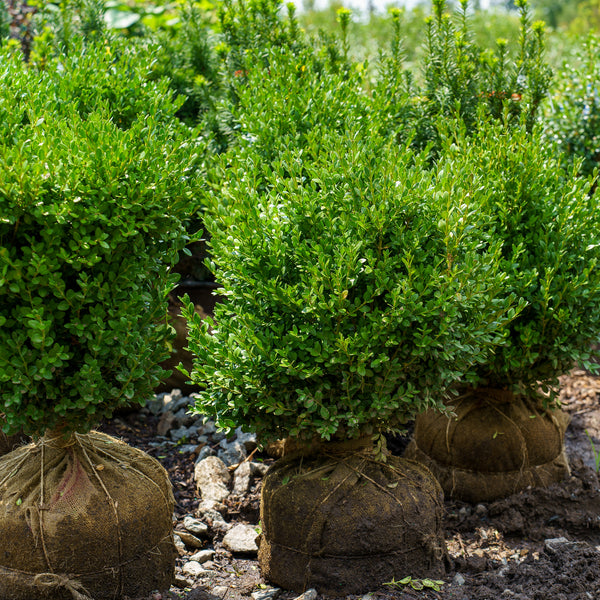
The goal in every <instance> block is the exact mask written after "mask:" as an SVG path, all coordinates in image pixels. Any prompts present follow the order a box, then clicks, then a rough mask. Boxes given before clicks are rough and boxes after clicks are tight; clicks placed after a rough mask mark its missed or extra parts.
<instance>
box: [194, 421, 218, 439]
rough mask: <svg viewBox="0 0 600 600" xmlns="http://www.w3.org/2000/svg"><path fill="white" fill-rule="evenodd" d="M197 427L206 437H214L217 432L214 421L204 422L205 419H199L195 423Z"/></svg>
mask: <svg viewBox="0 0 600 600" xmlns="http://www.w3.org/2000/svg"><path fill="white" fill-rule="evenodd" d="M195 425H196V427H198V431H202V433H203V434H204V435H212V434H213V433H216V432H217V426H216V425H215V423H214V421H210V420H209V421H206V422H205V421H204V417H202V418H200V419H198V421H196V423H195Z"/></svg>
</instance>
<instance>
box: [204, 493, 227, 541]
mask: <svg viewBox="0 0 600 600" xmlns="http://www.w3.org/2000/svg"><path fill="white" fill-rule="evenodd" d="M219 509H222V510H226V509H227V507H226V506H224V505H222V504H220V503H219V502H216V501H214V500H204V501H203V502H201V503H200V505H199V506H198V511H197V515H198V516H199V517H201V518H202V520H204V521H206V522H207V523H208V525H209V526H210V528H211V529H212V530H213V532H214V533H227V532H228V531H229V530H230V529H231V527H232V525H231V524H229V523H227V522H226V521H225V519H224V518H223V515H222V514H221V513H220V512H219Z"/></svg>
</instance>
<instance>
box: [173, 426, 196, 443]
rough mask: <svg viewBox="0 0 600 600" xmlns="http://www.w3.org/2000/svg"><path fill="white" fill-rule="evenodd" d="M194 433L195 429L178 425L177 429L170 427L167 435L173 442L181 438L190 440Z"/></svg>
mask: <svg viewBox="0 0 600 600" xmlns="http://www.w3.org/2000/svg"><path fill="white" fill-rule="evenodd" d="M195 433H196V430H195V429H192V430H190V429H188V428H187V427H179V428H178V429H171V430H170V431H169V435H170V436H171V439H172V440H173V441H174V442H179V441H181V440H183V439H187V440H190V439H192V438H193V437H194V435H195Z"/></svg>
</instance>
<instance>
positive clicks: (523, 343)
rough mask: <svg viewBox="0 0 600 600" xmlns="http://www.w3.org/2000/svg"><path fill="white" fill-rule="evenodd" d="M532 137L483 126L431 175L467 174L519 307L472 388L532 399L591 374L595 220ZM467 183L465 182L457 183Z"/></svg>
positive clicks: (549, 151) (448, 149)
mask: <svg viewBox="0 0 600 600" xmlns="http://www.w3.org/2000/svg"><path fill="white" fill-rule="evenodd" d="M557 156H558V154H557V153H556V150H555V149H553V148H552V147H551V145H549V144H547V143H546V142H545V141H544V139H543V137H542V135H541V133H540V131H539V129H538V128H536V129H535V130H534V131H533V132H531V133H529V132H527V130H526V129H525V128H524V127H521V128H514V130H513V131H510V130H507V129H506V128H504V127H502V126H501V125H494V124H491V123H488V124H485V125H482V126H481V129H480V131H478V132H477V133H476V134H475V135H474V136H473V137H472V138H471V139H468V138H467V136H466V135H465V134H464V132H463V133H462V134H459V135H458V137H457V138H455V139H454V143H451V144H446V146H445V148H444V151H443V155H442V158H441V159H440V162H439V164H438V168H439V169H440V170H443V171H452V172H455V173H465V175H466V174H467V173H468V179H469V183H468V185H469V187H470V188H471V189H472V193H471V197H472V208H473V210H474V211H475V212H476V214H478V215H480V216H481V218H482V219H483V221H487V223H488V225H487V226H484V225H483V221H482V224H481V226H482V227H483V228H484V229H486V230H487V231H488V235H489V236H490V238H491V239H495V240H499V241H501V243H502V259H501V268H502V270H503V271H504V272H506V274H507V275H508V279H507V280H506V282H505V289H506V293H510V294H515V295H516V296H517V297H518V298H520V299H522V300H523V301H524V302H526V306H525V308H524V310H523V311H522V312H521V313H520V314H519V316H518V317H517V318H516V319H515V320H514V321H513V322H512V323H511V324H510V326H509V335H508V336H507V337H506V340H505V343H504V344H503V345H501V346H500V347H499V348H497V349H496V350H495V352H494V355H493V356H492V360H490V361H486V362H485V363H484V364H480V365H477V366H476V367H474V370H473V371H471V372H470V376H473V375H475V376H476V378H477V379H479V384H480V385H487V386H492V387H500V388H505V387H512V389H513V390H514V391H517V392H522V393H526V394H529V395H535V394H536V392H537V391H538V390H539V386H540V385H541V386H542V388H543V389H547V390H549V391H552V387H553V386H554V387H555V386H556V383H557V381H556V378H557V376H558V375H561V374H562V373H565V372H566V371H568V370H570V369H571V368H572V367H573V365H574V364H576V363H579V364H581V365H583V366H584V367H586V368H589V369H591V370H597V365H596V364H594V363H592V362H590V352H591V347H592V345H593V344H594V343H596V342H597V340H598V334H599V333H600V269H599V268H598V265H599V260H600V212H599V211H598V207H597V202H596V200H595V199H594V197H590V195H589V191H590V182H589V181H585V180H584V179H582V178H578V177H576V174H575V172H574V171H573V170H571V171H570V172H569V173H567V172H566V171H565V170H563V169H562V168H561V164H560V162H559V159H558V158H557ZM465 179H466V177H465Z"/></svg>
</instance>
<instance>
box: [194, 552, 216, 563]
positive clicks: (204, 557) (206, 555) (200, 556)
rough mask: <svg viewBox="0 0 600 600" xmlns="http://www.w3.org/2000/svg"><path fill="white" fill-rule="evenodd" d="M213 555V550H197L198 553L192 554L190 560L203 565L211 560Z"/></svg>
mask: <svg viewBox="0 0 600 600" xmlns="http://www.w3.org/2000/svg"><path fill="white" fill-rule="evenodd" d="M214 555H215V551H214V550H198V552H195V553H194V554H192V556H190V560H195V561H196V562H198V563H200V564H203V563H205V562H208V561H209V560H212V559H213V557H214Z"/></svg>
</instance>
